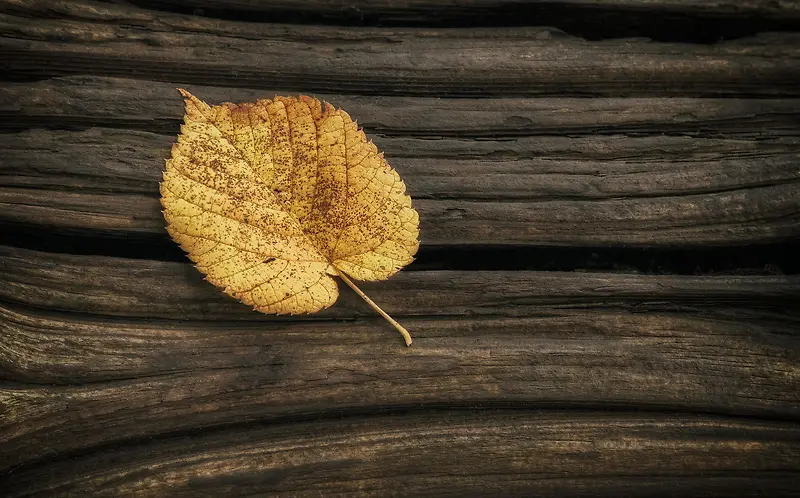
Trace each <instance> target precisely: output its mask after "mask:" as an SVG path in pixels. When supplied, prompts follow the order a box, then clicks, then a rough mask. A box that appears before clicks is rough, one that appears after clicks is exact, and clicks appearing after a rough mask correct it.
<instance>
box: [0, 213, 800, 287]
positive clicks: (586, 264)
mask: <svg viewBox="0 0 800 498" xmlns="http://www.w3.org/2000/svg"><path fill="white" fill-rule="evenodd" d="M0 233H2V234H3V236H2V237H0V243H2V244H5V245H9V246H13V247H19V248H24V249H34V250H37V251H44V252H53V253H66V254H78V255H87V256H88V255H92V256H115V257H121V258H131V259H146V260H156V261H176V262H180V261H187V259H186V255H185V254H184V252H183V251H182V250H181V249H180V248H179V247H178V245H177V244H175V243H174V242H173V241H172V240H170V239H169V237H168V236H167V235H166V234H164V235H163V236H162V235H155V234H136V235H134V234H131V235H130V236H128V237H126V238H120V237H115V236H113V235H111V234H103V233H98V232H95V233H92V234H87V233H86V232H79V231H74V232H72V231H69V230H63V231H62V230H57V229H53V230H47V231H44V230H42V229H41V228H38V227H33V226H26V225H16V224H15V225H0ZM797 254H800V240H789V241H785V242H777V243H772V244H760V245H746V246H719V247H708V246H704V247H560V246H522V245H501V244H498V245H475V246H467V245H464V246H426V245H424V237H423V245H422V246H421V248H420V250H419V253H418V254H417V256H416V260H415V261H414V262H413V263H412V264H411V265H409V266H408V267H406V271H409V270H410V271H415V270H416V271H424V270H464V271H470V270H472V271H479V270H484V271H485V270H490V271H491V270H497V271H501V270H527V271H582V270H586V271H605V272H625V273H643V274H679V275H709V274H716V275H795V274H798V273H800V259H798V258H797V257H796V255H797Z"/></svg>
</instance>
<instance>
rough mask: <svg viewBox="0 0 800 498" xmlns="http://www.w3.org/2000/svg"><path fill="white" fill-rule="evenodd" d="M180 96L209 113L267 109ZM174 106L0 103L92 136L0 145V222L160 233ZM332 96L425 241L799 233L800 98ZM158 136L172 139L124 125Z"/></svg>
mask: <svg viewBox="0 0 800 498" xmlns="http://www.w3.org/2000/svg"><path fill="white" fill-rule="evenodd" d="M190 89H191V90H192V91H193V92H195V93H196V94H197V95H201V96H204V97H205V95H208V98H209V99H212V98H214V97H215V96H218V97H217V98H218V99H219V100H220V101H221V100H242V101H246V100H248V99H253V98H256V97H257V96H258V95H263V94H262V93H260V92H258V91H255V90H239V91H232V92H231V93H230V94H229V95H227V97H225V96H224V94H223V93H222V91H221V89H219V88H194V87H190ZM174 94H175V91H174V87H173V86H172V85H167V84H157V83H150V82H138V81H133V80H119V79H105V78H102V79H95V78H92V79H72V78H67V79H64V80H56V81H55V82H50V81H48V82H47V83H40V84H37V85H33V86H23V85H15V86H12V87H9V88H7V89H5V91H3V92H2V94H0V95H2V102H3V104H2V107H1V108H0V109H2V112H5V113H6V114H7V115H12V114H13V115H14V116H15V118H14V120H13V121H12V120H9V123H10V124H12V125H13V124H17V125H18V124H19V123H20V121H19V120H18V118H17V117H18V116H19V117H20V118H22V119H23V120H25V121H26V122H27V124H28V125H30V126H37V125H40V124H47V123H51V126H52V123H58V124H60V125H61V126H64V125H67V126H78V127H79V128H85V127H86V126H87V124H88V123H93V122H94V123H97V122H99V123H102V124H103V126H104V127H103V128H93V129H90V130H86V131H57V130H48V131H41V130H34V131H22V132H19V133H8V134H4V135H2V136H0V145H2V147H3V148H4V149H5V150H6V154H5V155H4V157H3V158H2V159H0V175H1V176H0V179H2V182H3V183H2V185H0V205H1V206H3V209H2V212H1V213H0V221H2V222H5V223H23V224H29V225H36V226H42V227H56V228H58V229H61V230H74V229H78V230H84V231H91V230H103V231H109V232H113V233H115V234H117V235H125V234H127V233H158V234H163V227H162V225H163V218H162V216H161V212H160V210H161V208H160V205H159V203H158V200H157V199H156V198H155V197H154V195H153V194H154V192H156V184H157V182H158V181H159V180H160V177H161V169H162V166H163V162H162V161H163V158H165V157H167V155H168V151H169V146H170V144H171V143H172V142H173V141H174V134H175V133H177V130H178V125H179V123H178V120H177V119H176V118H177V117H179V116H181V112H182V111H181V103H180V99H177V98H175V97H174ZM128 95H135V96H136V97H135V99H128V98H127V96H128ZM331 100H332V101H333V102H334V103H336V104H340V105H342V106H343V107H345V108H347V109H349V112H350V113H351V115H353V116H355V117H357V118H358V117H359V116H366V117H367V118H366V123H363V121H362V124H364V125H365V126H366V127H367V130H368V131H373V130H374V131H375V132H377V133H380V134H381V135H380V136H376V138H375V141H376V143H377V144H378V145H379V146H380V147H381V148H382V149H383V150H385V151H386V154H387V157H388V158H389V159H390V161H391V163H392V165H393V166H394V167H395V168H397V169H398V170H399V171H400V172H401V174H402V175H403V178H404V179H405V181H406V183H407V185H408V188H409V191H410V192H411V194H412V195H413V196H414V198H415V199H416V200H417V202H416V205H417V206H418V209H419V210H420V212H421V213H422V218H421V219H422V232H423V238H422V242H423V244H429V245H461V244H486V243H492V242H497V241H500V242H502V243H507V244H509V243H529V244H530V243H538V244H557V245H572V246H580V245H619V244H628V245H677V244H725V243H744V242H768V241H776V240H786V239H788V238H791V237H793V235H794V234H796V233H797V231H798V226H800V216H798V215H800V208H798V203H797V202H796V199H797V197H798V196H800V183H798V180H800V170H798V169H797V168H796V163H797V161H798V158H800V153H799V152H798V150H797V148H796V144H797V143H798V141H799V140H800V137H798V134H797V127H796V126H795V124H796V121H797V115H798V114H797V111H798V109H800V101H798V100H794V99H791V100H778V101H763V100H724V99H659V98H652V99H620V98H610V99H597V100H592V101H589V102H588V103H587V101H586V100H585V99H556V98H552V99H492V100H480V99H468V100H462V99H459V100H455V101H441V100H439V99H411V98H403V97H388V98H387V97H361V98H352V97H350V98H346V97H341V96H331ZM51 109H53V110H51ZM426 109H427V110H426ZM427 113H432V114H433V115H434V116H435V117H433V118H431V119H430V120H425V123H424V124H422V126H420V127H418V128H416V129H415V128H414V127H413V123H414V122H415V120H418V119H419V118H418V116H420V115H421V114H427ZM25 121H23V122H25ZM159 122H160V123H163V125H162V129H163V132H164V133H170V134H169V135H166V134H165V135H160V134H153V133H150V132H146V131H142V132H139V131H131V130H130V129H128V128H142V129H147V128H148V127H153V126H154V125H153V124H152V123H159ZM110 126H114V127H115V128H107V127H110ZM765 127H769V128H768V129H769V130H770V131H769V132H765V131H764V129H765ZM120 128H125V129H120ZM487 134H488V135H489V136H488V137H487V136H485V135H487ZM481 135H484V136H481ZM566 135H572V136H571V137H570V136H566ZM631 135H633V136H631ZM76 156H80V157H81V158H82V160H81V161H80V162H76V161H74V157H76ZM33 188H35V190H33ZM43 188H46V189H47V190H49V191H50V192H49V193H48V195H46V196H43V195H42V193H41V189H43ZM65 188H66V190H65ZM442 220H446V223H442Z"/></svg>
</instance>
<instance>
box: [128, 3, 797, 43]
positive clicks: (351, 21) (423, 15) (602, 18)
mask: <svg viewBox="0 0 800 498" xmlns="http://www.w3.org/2000/svg"><path fill="white" fill-rule="evenodd" d="M129 3H131V4H133V5H136V6H138V7H141V8H146V9H151V10H159V11H163V12H170V13H178V14H187V15H196V16H204V17H211V18H215V19H222V20H227V21H243V22H263V23H277V24H307V25H309V24H329V25H339V26H377V27H432V28H472V27H509V26H512V27H516V26H548V27H554V28H557V29H559V30H561V31H564V32H566V33H568V34H570V35H573V36H577V37H580V38H584V39H586V40H591V41H597V40H604V39H611V38H628V37H644V38H650V39H652V40H655V41H661V42H683V43H702V44H711V43H716V42H719V41H724V40H732V39H737V38H743V37H747V36H752V35H755V34H757V33H761V32H768V31H798V30H800V19H792V18H789V19H786V18H778V17H765V16H757V15H744V14H743V15H732V14H719V15H714V14H712V13H703V12H697V13H686V12H680V11H678V10H674V9H673V10H670V9H664V8H641V9H631V8H619V7H617V8H615V7H609V6H591V5H586V4H570V3H568V2H507V3H506V4H500V3H499V2H498V4H497V5H494V6H483V7H481V6H474V5H473V6H468V7H460V6H453V5H442V6H441V7H439V8H436V7H435V6H434V5H435V4H433V5H429V6H427V7H426V8H425V10H424V11H422V10H413V9H402V8H400V9H397V10H396V11H392V10H388V9H387V10H385V11H382V12H381V11H369V10H367V11H365V10H362V9H359V8H358V7H357V6H354V5H347V4H342V3H339V5H340V7H339V8H338V9H337V8H334V7H331V8H329V9H317V10H307V9H291V8H286V7H280V6H279V7H274V6H266V5H268V4H265V6H264V7H260V8H259V9H241V8H240V9H233V8H230V7H227V8H220V7H215V6H214V4H213V3H212V2H196V4H199V5H201V6H200V7H196V6H192V5H186V4H185V3H183V2H175V1H169V0H167V1H155V0H129Z"/></svg>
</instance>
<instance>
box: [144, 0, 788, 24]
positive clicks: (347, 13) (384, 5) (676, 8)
mask: <svg viewBox="0 0 800 498" xmlns="http://www.w3.org/2000/svg"><path fill="white" fill-rule="evenodd" d="M148 3H149V4H150V5H152V6H153V8H158V7H159V6H160V8H164V7H165V6H169V7H173V8H176V7H182V8H184V9H194V10H196V11H197V12H198V13H199V14H201V15H202V14H203V12H204V9H213V10H214V11H215V12H217V11H228V12H237V11H244V12H257V13H275V12H278V13H283V12H287V11H288V12H302V13H305V14H307V15H318V16H319V15H328V16H338V17H356V16H361V17H364V16H370V17H371V16H379V17H380V19H381V20H384V21H391V20H395V21H396V22H401V21H406V22H409V21H423V20H425V19H428V20H430V19H439V18H442V17H445V18H446V19H455V18H479V17H480V16H484V17H485V16H487V15H493V16H494V17H497V16H498V15H499V14H501V13H503V11H509V12H510V13H515V14H518V13H519V11H520V9H522V8H525V7H527V8H528V9H529V10H533V9H534V8H536V7H537V6H539V5H542V4H543V5H542V7H543V8H550V9H553V8H558V7H564V8H572V9H579V8H581V7H590V8H591V9H592V11H593V12H594V11H598V10H611V11H615V12H617V13H618V12H619V11H620V10H623V9H626V10H627V9H631V10H636V11H639V12H642V13H648V12H649V11H655V12H669V13H672V14H678V13H680V14H684V15H698V14H711V15H715V16H726V15H736V16H740V15H741V16H758V15H761V16H768V17H780V18H784V19H785V18H787V17H788V18H790V19H797V18H800V4H798V3H796V2H774V1H770V0H742V1H738V2H730V1H726V0H703V1H700V2H698V1H697V0H547V1H542V0H533V1H531V0H405V1H397V0H358V1H348V2H330V1H326V0H277V1H271V2H268V3H265V2H261V1H259V0H163V1H160V2H158V3H155V2H145V4H148ZM498 11H499V12H498ZM507 20H508V22H512V23H513V22H514V20H513V19H507Z"/></svg>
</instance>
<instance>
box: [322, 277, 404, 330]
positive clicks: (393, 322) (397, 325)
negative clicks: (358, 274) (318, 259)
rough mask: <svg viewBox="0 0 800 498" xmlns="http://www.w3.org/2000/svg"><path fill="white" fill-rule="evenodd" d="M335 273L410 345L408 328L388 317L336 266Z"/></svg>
mask: <svg viewBox="0 0 800 498" xmlns="http://www.w3.org/2000/svg"><path fill="white" fill-rule="evenodd" d="M334 268H336V267H335V266H334ZM336 273H338V274H339V276H340V277H341V278H342V280H344V283H346V284H347V285H349V286H350V288H351V289H353V290H354V291H355V292H356V294H358V295H359V296H361V299H363V300H364V301H366V302H367V304H369V305H370V306H371V307H372V309H374V310H375V311H377V312H378V313H380V315H381V316H382V317H384V318H385V319H386V321H388V322H389V323H391V324H392V325H394V328H396V329H397V330H398V331H399V332H400V334H402V335H403V339H405V341H406V346H410V345H411V334H409V333H408V330H406V329H405V327H403V326H402V325H400V324H399V323H397V321H396V320H395V319H394V318H392V317H390V316H389V315H388V314H387V313H386V312H385V311H383V310H382V309H381V308H380V307H379V306H378V305H377V304H375V301H373V300H372V299H370V298H369V297H367V295H366V294H364V293H363V292H361V289H359V288H358V287H356V284H354V283H353V281H352V280H350V279H349V278H347V275H345V274H344V272H343V271H341V270H340V269H338V268H336Z"/></svg>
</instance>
